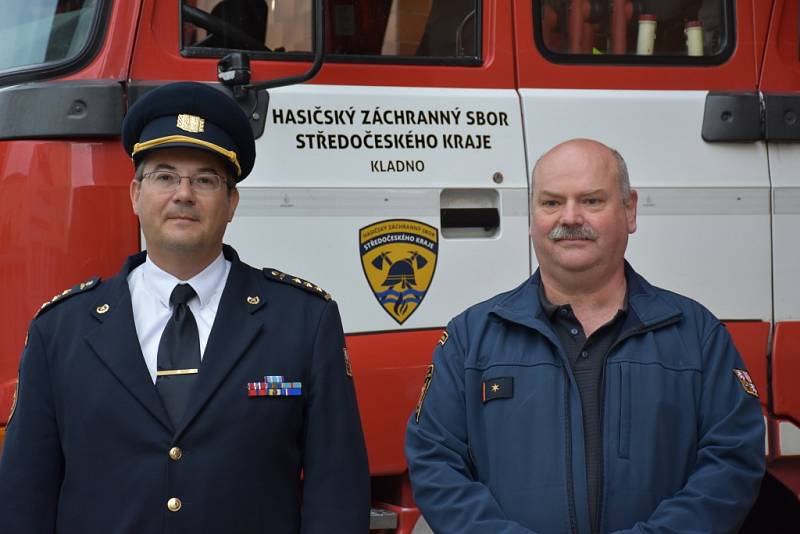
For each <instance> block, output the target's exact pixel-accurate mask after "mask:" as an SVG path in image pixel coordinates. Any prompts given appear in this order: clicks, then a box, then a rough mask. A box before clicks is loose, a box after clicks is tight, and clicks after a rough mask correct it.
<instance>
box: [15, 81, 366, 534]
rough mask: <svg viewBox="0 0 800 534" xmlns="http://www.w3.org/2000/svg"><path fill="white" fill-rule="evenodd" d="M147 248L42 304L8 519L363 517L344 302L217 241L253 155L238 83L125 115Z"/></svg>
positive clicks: (174, 90)
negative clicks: (234, 94)
mask: <svg viewBox="0 0 800 534" xmlns="http://www.w3.org/2000/svg"><path fill="white" fill-rule="evenodd" d="M122 137H123V144H124V146H125V149H126V150H127V151H128V153H129V154H130V155H131V156H132V158H133V161H134V163H135V165H136V174H135V178H134V180H133V181H132V182H131V186H130V195H131V201H132V204H133V211H134V212H135V213H136V215H137V216H138V217H139V221H140V224H141V228H142V232H143V234H144V237H145V240H146V244H147V250H146V252H141V253H139V254H135V255H133V256H131V257H130V258H128V260H127V261H126V262H125V265H124V266H123V267H122V270H121V271H120V273H119V274H118V275H117V276H115V277H113V278H111V279H109V280H103V281H101V280H99V279H97V278H92V279H89V280H86V281H85V282H83V283H81V284H79V285H78V286H75V287H73V288H71V289H69V290H67V291H65V292H63V293H62V294H60V295H59V296H57V297H55V298H54V299H53V300H52V301H50V302H49V303H46V304H45V305H44V306H43V307H42V309H41V310H40V311H39V312H38V313H37V316H36V317H35V318H34V320H33V321H32V323H31V326H30V330H29V335H28V338H27V341H26V347H25V351H24V353H23V355H22V359H21V363H20V380H19V386H18V388H19V389H18V394H17V400H16V407H15V410H14V412H12V417H11V419H10V421H9V424H8V429H7V433H6V438H5V448H4V450H3V455H2V459H0V530H2V532H4V533H6V534H47V533H55V532H58V533H60V534H71V533H75V534H87V533H88V534H93V533H97V534H113V533H120V534H121V533H132V534H133V533H135V534H142V533H148V534H149V533H184V532H185V533H204V532H209V533H240V532H241V533H256V532H272V533H287V534H289V533H300V532H302V533H307V534H311V533H331V532H336V533H342V534H356V533H361V532H366V531H367V530H368V524H369V473H368V468H367V458H366V451H365V446H364V439H363V434H362V431H361V423H360V420H359V415H358V407H357V405H356V397H355V392H354V388H353V383H352V377H351V371H350V366H349V361H348V358H347V349H346V347H345V342H344V334H343V332H342V326H341V320H340V317H339V312H338V310H337V307H336V304H335V302H334V301H332V300H331V298H330V295H328V294H327V293H326V292H325V291H324V290H322V289H321V288H320V287H318V286H316V285H314V284H312V283H310V282H306V281H305V280H301V279H299V278H297V277H294V276H292V275H288V274H284V273H282V272H280V271H278V270H275V269H264V270H258V269H255V268H253V267H250V266H248V265H246V264H245V263H243V262H242V261H241V260H239V257H238V256H237V254H236V252H235V251H234V250H233V249H232V248H230V247H228V246H227V245H223V243H222V239H223V235H224V233H225V228H226V225H227V224H228V223H229V222H230V221H231V219H232V217H233V214H234V211H235V210H236V206H237V203H238V200H239V192H238V190H237V189H236V184H237V183H238V182H239V181H241V180H243V179H244V178H245V177H246V176H247V175H248V173H249V172H250V171H251V169H252V168H253V163H254V159H255V143H254V140H253V135H252V131H251V128H250V124H249V121H248V119H247V117H246V116H245V115H244V113H243V112H242V111H241V110H240V108H239V107H238V105H237V104H236V103H235V102H234V101H233V100H232V99H231V98H229V97H228V96H226V95H225V94H223V93H222V92H220V91H217V90H216V89H213V88H211V87H210V86H205V85H202V84H197V83H176V84H171V85H166V86H163V87H160V88H158V89H155V90H153V91H151V92H150V93H148V94H147V95H146V96H145V97H144V98H142V99H141V100H140V101H138V102H137V103H136V104H135V105H134V106H133V107H132V108H131V110H130V112H129V113H128V116H127V117H126V119H125V122H124V124H123V132H122Z"/></svg>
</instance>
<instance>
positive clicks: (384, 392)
mask: <svg viewBox="0 0 800 534" xmlns="http://www.w3.org/2000/svg"><path fill="white" fill-rule="evenodd" d="M441 335H442V328H435V329H430V330H417V331H410V330H405V331H399V332H385V333H376V334H360V335H350V336H347V348H348V352H349V354H350V360H351V363H352V366H353V379H354V381H355V386H356V395H357V397H358V406H359V410H360V412H361V423H362V425H363V427H364V437H365V439H366V441H367V453H368V456H369V470H370V473H371V474H372V475H373V476H376V475H398V474H401V473H403V472H404V471H405V470H406V458H405V454H404V452H403V443H404V442H405V431H406V423H407V422H408V418H409V416H410V415H411V412H412V411H413V410H414V407H415V406H416V405H417V401H418V400H419V394H420V391H421V388H422V383H423V380H424V379H425V372H426V370H427V368H428V365H430V363H431V360H432V358H433V350H434V348H435V347H436V342H437V340H438V339H439V338H440V337H441Z"/></svg>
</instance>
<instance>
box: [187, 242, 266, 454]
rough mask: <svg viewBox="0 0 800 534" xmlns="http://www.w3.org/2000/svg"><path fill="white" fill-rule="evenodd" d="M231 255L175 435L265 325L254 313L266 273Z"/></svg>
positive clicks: (260, 305)
mask: <svg viewBox="0 0 800 534" xmlns="http://www.w3.org/2000/svg"><path fill="white" fill-rule="evenodd" d="M226 252H227V251H226ZM226 256H227V254H226ZM229 259H230V260H231V270H230V274H229V275H228V281H227V283H226V285H225V290H224V291H223V293H222V298H221V299H220V303H219V308H217V316H216V318H215V319H214V326H213V327H212V328H211V334H210V336H209V338H208V343H207V345H206V350H205V352H204V353H203V361H202V363H201V364H200V372H199V373H198V375H197V380H196V381H195V384H194V389H192V393H191V395H190V397H189V404H188V405H187V407H186V412H185V413H184V416H183V421H182V422H181V424H180V425H178V431H177V433H176V436H175V438H177V437H178V436H179V435H180V434H181V433H182V432H183V431H184V429H185V428H186V427H187V426H188V425H189V423H191V421H192V419H194V417H195V416H196V415H197V414H198V412H199V411H200V410H201V409H202V408H203V406H204V405H205V404H206V403H207V402H208V400H209V398H210V397H211V396H212V395H213V394H214V392H215V391H216V390H217V388H219V386H220V385H221V384H222V382H223V381H224V380H225V378H226V377H227V376H228V373H229V372H230V371H231V369H232V368H233V367H234V365H236V363H237V362H238V361H239V360H240V359H241V358H242V356H244V354H245V353H246V352H247V349H248V347H250V345H251V344H252V343H253V340H254V339H255V338H256V336H258V335H259V333H260V332H261V330H262V328H263V325H262V323H261V321H259V320H258V319H256V318H255V317H253V313H254V312H255V311H256V310H258V309H259V308H261V307H262V306H263V305H264V300H265V294H264V284H263V275H261V273H260V272H259V271H255V270H254V269H250V268H248V267H247V266H245V265H244V264H242V263H241V262H240V261H239V260H238V258H236V257H235V253H234V257H233V258H229ZM245 394H246V384H242V395H245Z"/></svg>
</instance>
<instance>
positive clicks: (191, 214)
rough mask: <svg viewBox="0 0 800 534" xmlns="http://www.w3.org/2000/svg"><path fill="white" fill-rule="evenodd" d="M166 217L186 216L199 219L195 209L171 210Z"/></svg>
mask: <svg viewBox="0 0 800 534" xmlns="http://www.w3.org/2000/svg"><path fill="white" fill-rule="evenodd" d="M165 217H166V218H167V219H172V218H175V217H184V218H187V219H195V220H196V219H197V213H195V212H194V211H193V210H186V209H182V210H175V211H170V212H168V213H167V214H166V215H165Z"/></svg>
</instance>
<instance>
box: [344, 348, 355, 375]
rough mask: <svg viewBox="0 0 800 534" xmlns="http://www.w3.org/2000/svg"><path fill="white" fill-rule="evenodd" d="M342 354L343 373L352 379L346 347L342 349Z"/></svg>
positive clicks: (351, 369) (351, 367)
mask: <svg viewBox="0 0 800 534" xmlns="http://www.w3.org/2000/svg"><path fill="white" fill-rule="evenodd" d="M342 351H343V352H344V372H345V374H346V375H347V376H349V377H350V378H353V366H352V365H350V353H348V352H347V347H342Z"/></svg>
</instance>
